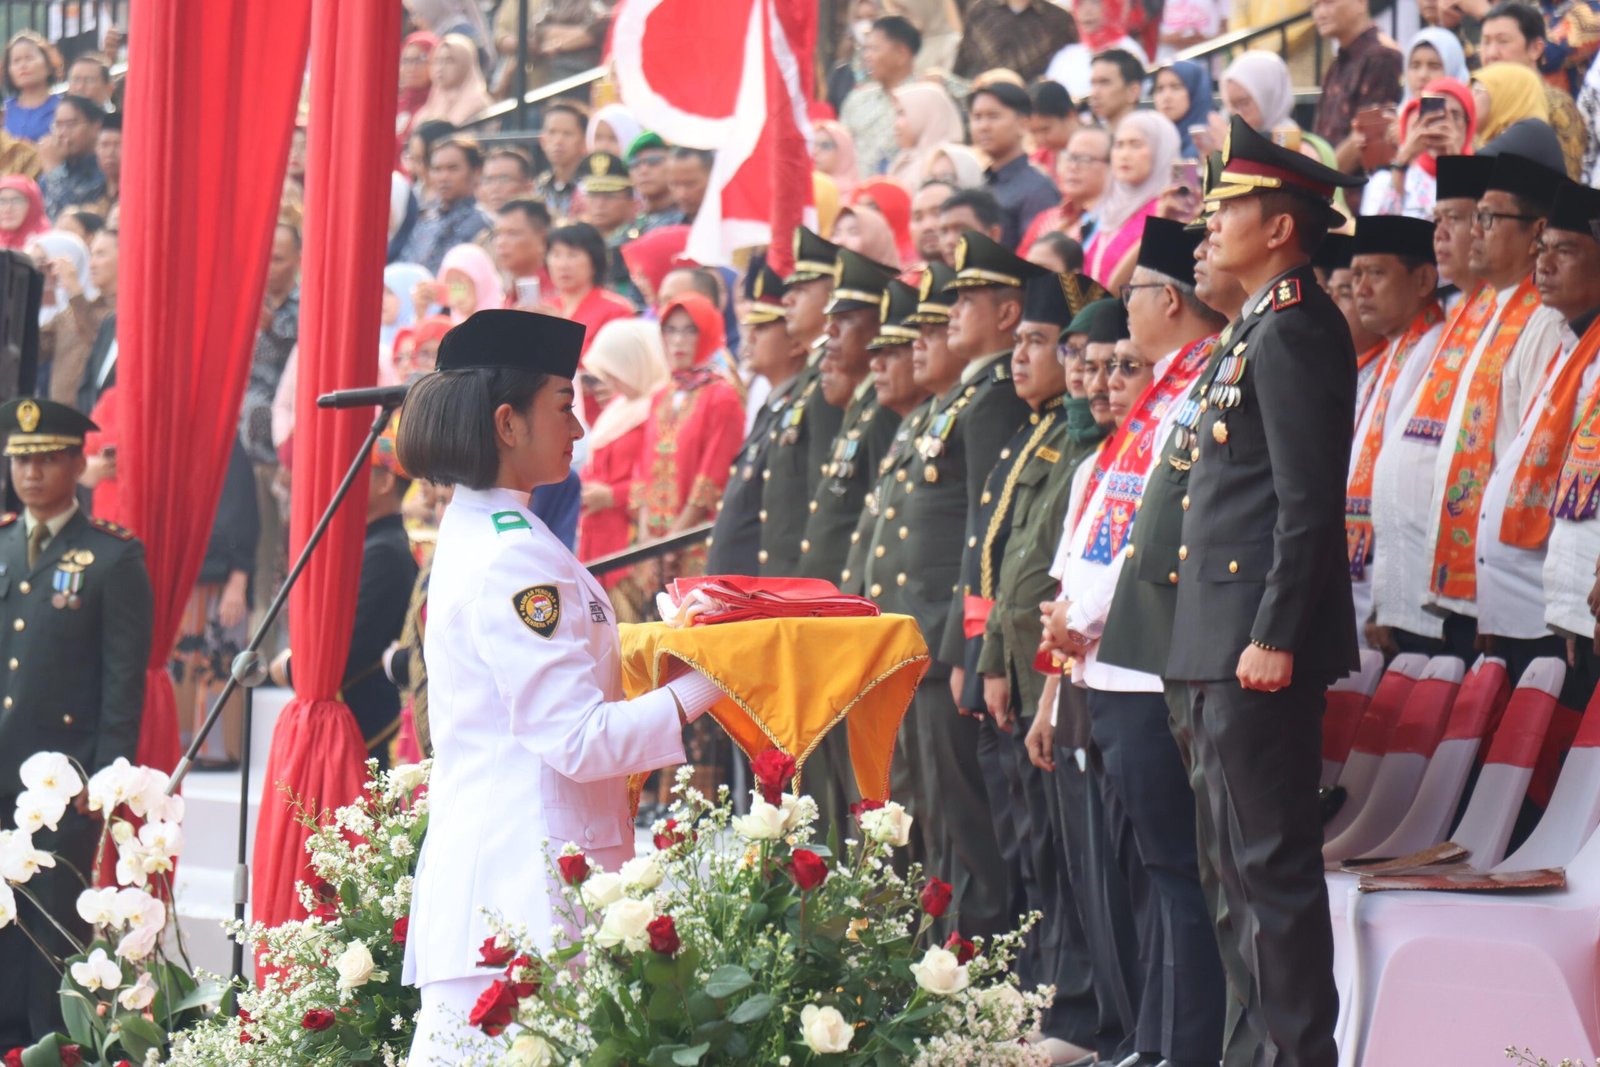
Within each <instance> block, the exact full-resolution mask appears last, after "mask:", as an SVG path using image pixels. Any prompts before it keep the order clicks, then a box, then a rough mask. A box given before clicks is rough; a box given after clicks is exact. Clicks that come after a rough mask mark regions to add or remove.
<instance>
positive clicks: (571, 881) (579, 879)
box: [556, 852, 589, 885]
mask: <svg viewBox="0 0 1600 1067" xmlns="http://www.w3.org/2000/svg"><path fill="white" fill-rule="evenodd" d="M556 866H557V867H560V868H561V880H562V881H563V882H565V883H567V884H568V885H582V884H583V882H584V879H586V878H588V877H589V861H588V859H586V858H585V857H584V855H583V853H582V852H574V853H573V854H572V855H570V856H561V857H559V858H558V859H557V860H556Z"/></svg>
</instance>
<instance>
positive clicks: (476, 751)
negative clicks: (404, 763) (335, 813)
mask: <svg viewBox="0 0 1600 1067" xmlns="http://www.w3.org/2000/svg"><path fill="white" fill-rule="evenodd" d="M527 504H528V500H527V497H526V495H525V494H522V493H519V492H516V491H514V490H508V489H488V490H481V491H476V490H470V489H465V488H458V489H457V490H456V494H455V498H454V500H453V501H452V502H451V504H450V507H449V508H448V509H447V510H446V512H445V516H444V521H443V522H442V523H441V524H440V527H439V542H438V549H437V552H436V554H435V556H434V562H433V577H432V580H431V581H430V583H429V587H428V628H427V635H426V638H425V640H424V643H423V656H424V659H425V660H426V662H427V666H428V708H429V722H430V725H431V727H432V734H433V744H434V767H433V778H432V784H431V785H430V787H429V808H430V816H429V823H428V834H427V837H426V839H425V840H424V841H423V844H422V855H421V857H420V860H419V864H418V868H417V876H416V884H415V889H414V895H413V897H412V904H411V926H410V934H409V937H408V939H407V942H406V963H405V972H404V978H405V981H407V982H409V983H412V984H415V985H424V984H426V983H429V982H437V981H442V980H445V979H451V978H462V977H467V976H471V975H477V974H483V973H485V972H484V971H483V970H482V969H480V968H479V967H478V966H477V956H478V948H479V946H480V945H481V944H482V943H483V940H484V938H486V937H488V936H489V934H490V933H491V930H490V927H489V922H488V920H487V918H486V917H485V916H484V914H483V909H487V910H488V911H490V912H495V913H498V914H499V915H500V916H502V917H503V918H504V920H505V921H506V922H508V923H514V924H523V925H526V927H527V930H528V933H529V935H530V937H531V938H532V939H533V940H534V941H536V942H537V943H538V944H539V945H541V946H548V945H549V942H550V931H551V929H552V927H553V925H554V924H555V923H556V921H557V914H558V913H557V912H556V911H555V910H554V909H553V906H552V896H553V894H555V892H556V889H555V886H554V881H553V879H554V876H553V874H552V869H553V867H554V863H555V860H554V857H555V855H556V854H558V853H559V851H560V849H561V846H562V845H563V844H564V843H566V842H568V841H572V842H575V843H576V844H578V845H579V846H580V847H581V848H582V849H583V850H584V852H585V853H586V854H587V855H589V857H590V858H591V859H592V860H593V861H597V862H598V863H600V864H601V865H602V866H604V867H605V868H606V869H607V870H610V871H615V870H616V869H617V868H618V867H619V866H620V865H621V864H622V863H623V862H624V861H626V860H627V859H629V858H630V857H632V855H633V822H632V819H631V818H630V817H629V810H628V797H627V785H626V778H627V776H628V775H629V774H633V773H638V772H645V771H650V770H654V769H656V768H658V767H665V766H668V765H671V764H675V763H682V762H683V760H684V751H683V736H682V732H681V730H680V728H679V720H678V706H677V702H676V701H675V700H674V698H673V695H672V694H671V693H670V692H668V691H667V690H665V689H659V690H656V691H654V692H652V693H648V694H646V695H644V696H642V697H639V698H638V699H635V700H628V701H625V700H623V699H622V670H621V659H620V653H619V650H618V644H617V625H616V621H615V617H614V615H613V613H612V610H611V602H610V600H609V599H608V598H607V596H606V594H605V591H604V590H603V589H602V588H601V586H600V584H599V583H598V582H596V581H595V580H594V579H593V578H592V577H590V575H589V573H588V571H587V570H586V569H585V568H584V566H583V565H582V564H581V563H579V562H578V560H577V559H576V558H575V557H574V556H573V555H572V553H571V552H569V551H567V549H566V547H565V546H564V545H562V544H561V543H560V542H559V541H558V540H556V538H555V535H553V534H552V533H551V532H550V531H549V530H548V529H547V528H546V527H545V525H544V524H543V523H542V522H540V521H539V519H538V518H536V517H535V516H534V514H533V512H531V511H529V510H528V506H527ZM547 839H548V844H546V840H547Z"/></svg>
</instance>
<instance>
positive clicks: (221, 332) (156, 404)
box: [116, 0, 393, 770]
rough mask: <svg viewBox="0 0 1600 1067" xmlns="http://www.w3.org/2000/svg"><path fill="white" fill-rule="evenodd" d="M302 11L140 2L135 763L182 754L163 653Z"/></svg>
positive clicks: (291, 83)
mask: <svg viewBox="0 0 1600 1067" xmlns="http://www.w3.org/2000/svg"><path fill="white" fill-rule="evenodd" d="M309 15H310V0H274V2H273V3H270V4H263V3H259V2H255V0H205V2H204V3H198V4H177V3H169V2H156V0H150V2H143V3H136V4H134V5H133V11H132V18H131V22H132V25H131V27H130V31H129V40H130V41H132V42H133V44H132V47H133V54H132V57H131V58H132V62H131V63H129V71H128V83H127V96H126V101H125V110H126V111H127V114H128V131H127V133H128V141H127V145H128V147H127V154H126V156H124V162H123V170H122V174H123V179H122V180H123V189H122V232H123V233H124V234H126V235H127V236H126V237H125V239H124V241H123V245H122V285H121V293H120V294H119V299H118V304H119V307H118V321H117V337H118V342H119V349H118V353H119V354H118V363H119V364H120V365H119V366H118V368H117V372H116V373H117V382H118V385H117V391H118V393H119V401H118V406H119V410H120V412H121V419H120V423H121V426H122V439H121V440H122V458H121V461H120V464H119V465H120V468H121V469H120V470H119V472H118V477H119V480H120V481H121V482H122V508H123V515H124V521H125V522H126V523H127V525H128V526H129V527H130V528H132V529H133V530H134V531H135V532H136V533H138V534H139V535H140V536H141V537H142V538H143V539H144V545H145V552H146V557H147V560H148V563H149V568H150V579H151V584H152V585H153V586H154V589H155V613H154V618H153V620H152V625H151V634H152V640H151V643H150V664H149V670H148V673H147V675H146V683H145V688H146V693H145V706H144V725H143V729H142V731H141V734H140V738H139V762H141V763H145V764H150V765H153V766H157V767H161V768H163V769H166V770H171V769H172V768H173V766H175V765H176V764H177V762H178V755H179V747H178V724H177V710H176V707H175V704H174V701H173V695H172V683H171V681H170V680H169V679H168V677H167V659H168V657H169V656H170V654H171V652H172V643H173V641H174V639H175V638H176V637H177V633H178V624H179V621H180V619H181V616H182V613H183V608H184V605H185V603H186V602H187V601H188V599H189V594H190V592H191V590H193V588H194V583H195V579H196V578H197V577H198V575H199V573H200V564H201V561H202V560H203V558H204V557H205V551H206V542H207V541H208V540H210V537H211V523H212V518H213V516H214V515H215V513H216V509H217V498H218V497H219V496H220V495H221V493H222V477H223V474H224V472H225V471H226V469H227V466H228V453H229V447H230V444H231V441H232V439H233V436H234V434H235V433H236V432H237V429H238V422H239V401H240V398H241V396H242V395H243V393H244V384H245V380H246V378H247V377H248V375H249V370H250V356H251V349H252V343H253V339H254V337H255V333H256V328H257V326H258V325H259V323H260V320H261V297H262V289H263V287H264V286H265V284H266V270H267V256H268V253H269V251H270V250H271V247H272V233H273V225H274V220H275V219H276V217H277V213H278V197H279V190H280V188H281V186H282V184H283V172H284V164H285V162H286V160H287V159H288V155H289V134H290V130H291V129H292V127H293V125H294V122H293V119H294V111H295V107H296V104H297V102H298V100H299V96H300V83H301V74H302V71H303V69H304V64H305V52H306V34H307V31H308V27H309ZM392 80H393V79H391V81H392ZM390 140H391V146H392V141H393V138H392V136H391V138H390Z"/></svg>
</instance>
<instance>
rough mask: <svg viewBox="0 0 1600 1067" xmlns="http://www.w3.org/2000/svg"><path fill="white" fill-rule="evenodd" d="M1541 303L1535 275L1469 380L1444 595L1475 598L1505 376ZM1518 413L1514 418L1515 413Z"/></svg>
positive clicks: (1447, 487)
mask: <svg viewBox="0 0 1600 1067" xmlns="http://www.w3.org/2000/svg"><path fill="white" fill-rule="evenodd" d="M1538 307H1539V293H1538V291H1537V290H1536V289H1534V287H1533V278H1532V276H1531V275H1530V276H1529V277H1527V278H1524V279H1523V281H1522V284H1521V285H1519V286H1517V290H1516V292H1514V293H1512V294H1511V298H1510V299H1509V300H1508V301H1507V302H1506V309H1505V311H1504V312H1503V313H1502V314H1501V315H1500V318H1499V322H1498V323H1497V325H1496V327H1495V330H1494V333H1493V335H1492V336H1491V337H1490V338H1489V343H1488V345H1487V346H1486V347H1485V348H1484V350H1483V354H1482V355H1480V356H1479V357H1478V366H1477V367H1476V369H1474V370H1473V372H1472V380H1471V381H1469V382H1467V383H1466V390H1467V393H1466V396H1465V397H1464V398H1463V399H1464V407H1463V408H1462V412H1461V430H1460V432H1459V433H1458V434H1457V435H1456V442H1455V454H1454V455H1453V456H1451V458H1450V472H1449V474H1448V475H1447V476H1446V478H1445V482H1444V500H1443V501H1442V503H1441V505H1440V512H1439V541H1438V543H1437V544H1435V545H1434V546H1433V578H1432V582H1431V588H1432V589H1433V591H1434V592H1435V593H1437V594H1438V595H1440V596H1446V597H1451V598H1454V599H1457V600H1471V599H1472V598H1473V597H1474V596H1476V595H1477V591H1478V570H1477V545H1476V540H1477V532H1478V512H1479V509H1481V508H1482V507H1483V487H1484V485H1485V484H1487V483H1488V481H1489V474H1490V472H1491V471H1492V470H1493V469H1494V435H1495V426H1496V424H1497V423H1498V422H1499V417H1500V375H1501V373H1502V372H1503V371H1504V370H1505V365H1506V360H1507V359H1508V358H1509V357H1510V356H1511V350H1512V348H1514V347H1515V346H1516V343H1517V338H1518V337H1519V336H1520V335H1521V334H1522V328H1523V327H1524V326H1525V325H1527V322H1528V318H1529V316H1531V315H1532V314H1533V313H1534V311H1535V310H1537V309H1538ZM1513 417H1515V416H1514V415H1513Z"/></svg>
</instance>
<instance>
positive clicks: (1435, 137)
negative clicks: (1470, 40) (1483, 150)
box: [1361, 78, 1477, 219]
mask: <svg viewBox="0 0 1600 1067" xmlns="http://www.w3.org/2000/svg"><path fill="white" fill-rule="evenodd" d="M1476 128H1477V111H1476V108H1475V107H1474V106H1473V100H1472V91H1471V90H1470V89H1468V88H1467V87H1466V86H1465V85H1463V84H1462V83H1461V82H1458V81H1456V80H1455V79H1453V78H1438V79H1436V80H1434V81H1432V82H1429V83H1428V85H1427V86H1426V87H1425V88H1424V89H1423V91H1422V93H1421V95H1420V96H1417V97H1414V98H1412V99H1411V100H1408V101H1407V102H1406V103H1405V104H1404V106H1402V107H1401V109H1400V114H1399V119H1398V122H1397V134H1398V140H1399V146H1398V147H1397V148H1396V150H1395V156H1394V159H1393V161H1392V162H1391V163H1390V164H1389V166H1388V167H1386V168H1384V169H1383V170H1381V171H1378V172H1376V173H1374V174H1373V175H1372V176H1371V177H1370V178H1369V179H1368V181H1367V187H1366V189H1365V191H1364V192H1363V193H1362V195H1361V214H1363V215H1408V216H1410V217H1412V218H1418V219H1431V218H1432V217H1433V205H1434V201H1435V200H1436V199H1437V189H1438V177H1437V174H1438V158H1439V157H1440V156H1448V155H1460V154H1463V153H1470V152H1471V151H1472V139H1473V135H1474V133H1475V131H1476Z"/></svg>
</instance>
